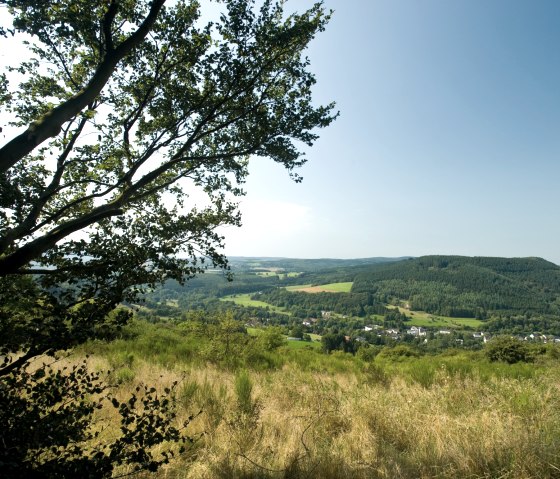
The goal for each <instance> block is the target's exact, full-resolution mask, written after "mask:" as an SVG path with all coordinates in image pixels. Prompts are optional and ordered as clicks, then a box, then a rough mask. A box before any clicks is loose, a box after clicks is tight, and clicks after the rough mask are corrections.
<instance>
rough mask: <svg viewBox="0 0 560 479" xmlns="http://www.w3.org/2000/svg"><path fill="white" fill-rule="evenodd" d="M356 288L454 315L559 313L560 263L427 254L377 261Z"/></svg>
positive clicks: (383, 298) (359, 277)
mask: <svg viewBox="0 0 560 479" xmlns="http://www.w3.org/2000/svg"><path fill="white" fill-rule="evenodd" d="M352 292H356V293H360V292H368V293H372V294H374V295H375V296H376V297H377V298H378V299H380V300H381V301H384V302H390V301H391V300H394V299H397V300H400V301H405V302H408V303H409V306H410V308H411V309H414V310H422V311H427V312H429V313H433V314H440V315H445V316H455V317H479V318H485V317H487V316H490V315H501V314H504V315H507V314H528V313H529V314H532V313H538V314H551V315H559V314H560V267H559V266H557V265H555V264H554V263H551V262H549V261H546V260H544V259H542V258H491V257H464V256H423V257H420V258H413V259H408V260H405V261H399V262H393V263H388V264H376V265H372V266H371V267H370V268H368V270H367V271H362V272H361V273H359V274H358V275H357V276H356V278H355V280H354V286H353V288H352Z"/></svg>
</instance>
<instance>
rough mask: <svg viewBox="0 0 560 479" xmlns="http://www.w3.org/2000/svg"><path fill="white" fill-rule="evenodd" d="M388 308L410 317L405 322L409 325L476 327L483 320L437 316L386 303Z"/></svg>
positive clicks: (482, 322)
mask: <svg viewBox="0 0 560 479" xmlns="http://www.w3.org/2000/svg"><path fill="white" fill-rule="evenodd" d="M387 307H388V308H391V309H398V310H399V312H401V313H403V314H405V315H406V316H407V317H409V318H410V322H409V323H407V324H409V325H410V326H422V327H445V328H464V327H469V328H474V329H476V328H478V327H480V326H481V325H482V324H484V321H481V320H479V319H475V318H452V317H449V316H437V315H435V314H431V313H426V312H425V311H410V310H409V309H406V308H402V307H400V306H392V305H387Z"/></svg>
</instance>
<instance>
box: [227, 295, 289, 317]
mask: <svg viewBox="0 0 560 479" xmlns="http://www.w3.org/2000/svg"><path fill="white" fill-rule="evenodd" d="M220 301H231V302H233V303H235V304H238V305H240V306H252V307H254V308H264V309H267V308H268V309H269V310H270V311H274V312H275V313H279V314H286V315H288V316H290V314H291V313H290V312H288V311H286V310H285V309H284V308H280V307H278V306H274V305H272V304H269V303H265V302H264V301H258V300H256V299H251V294H232V295H230V296H224V297H223V298H220Z"/></svg>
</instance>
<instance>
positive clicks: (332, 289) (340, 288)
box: [286, 281, 354, 293]
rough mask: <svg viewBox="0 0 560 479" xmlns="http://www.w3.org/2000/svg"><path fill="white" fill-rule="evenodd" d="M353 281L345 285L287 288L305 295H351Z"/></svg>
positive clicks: (333, 284)
mask: <svg viewBox="0 0 560 479" xmlns="http://www.w3.org/2000/svg"><path fill="white" fill-rule="evenodd" d="M352 284H354V283H353V282H352V281H348V282H345V283H329V284H321V285H311V284H301V285H299V284H298V285H295V286H287V287H286V289H287V290H288V291H301V292H304V293H349V292H350V290H351V289H352Z"/></svg>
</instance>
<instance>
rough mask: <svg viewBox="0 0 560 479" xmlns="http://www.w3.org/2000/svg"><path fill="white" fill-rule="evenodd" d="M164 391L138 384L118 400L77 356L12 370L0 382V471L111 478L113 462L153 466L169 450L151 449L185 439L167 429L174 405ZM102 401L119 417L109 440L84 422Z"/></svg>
mask: <svg viewBox="0 0 560 479" xmlns="http://www.w3.org/2000/svg"><path fill="white" fill-rule="evenodd" d="M167 393H168V394H166V395H165V396H159V395H158V394H157V392H156V390H155V389H154V388H148V387H146V386H143V387H141V386H138V387H137V388H136V390H135V392H134V394H132V395H131V397H130V398H129V399H128V401H126V402H119V401H117V399H115V398H114V396H112V395H111V393H110V389H109V388H108V387H107V386H106V385H105V384H104V383H103V382H102V380H101V377H100V375H99V374H96V373H91V372H88V369H87V367H86V363H85V361H84V362H83V363H82V364H79V365H75V366H73V367H71V368H68V367H62V368H57V369H55V366H54V365H53V364H41V365H40V366H38V367H36V368H34V369H31V368H27V369H24V368H19V369H17V370H15V371H13V372H12V373H10V374H9V375H7V376H4V378H3V381H2V394H0V443H1V444H2V448H0V475H2V477H6V478H11V477H30V478H32V477H45V478H55V477H56V478H73V477H84V478H97V477H111V474H112V472H113V470H114V469H115V467H117V466H120V465H127V464H128V465H132V470H136V471H139V470H144V469H146V470H150V471H153V470H156V469H157V468H158V467H159V466H160V465H162V464H166V463H168V462H169V460H170V458H171V457H172V456H173V455H174V452H173V451H172V450H170V451H169V452H167V453H165V454H164V455H163V456H161V457H158V456H156V455H154V452H153V450H152V448H153V446H155V445H157V444H160V443H161V442H163V441H173V442H182V443H185V441H186V439H187V438H186V437H184V436H183V435H182V434H181V432H180V431H179V430H178V429H176V428H175V427H174V426H173V423H174V420H175V405H174V400H173V398H172V396H169V393H171V390H167ZM104 403H110V404H112V406H113V407H115V408H116V409H117V410H118V413H119V416H120V435H118V436H117V438H116V439H114V440H112V441H101V440H100V439H99V438H98V436H99V430H96V429H95V428H93V427H92V424H91V415H92V414H93V413H94V411H95V410H97V409H100V408H101V407H102V406H103V404H104ZM140 404H141V407H139V405H140ZM185 426H186V424H185ZM183 449H184V448H183V447H182V448H181V449H180V450H183ZM178 451H179V450H178Z"/></svg>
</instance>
